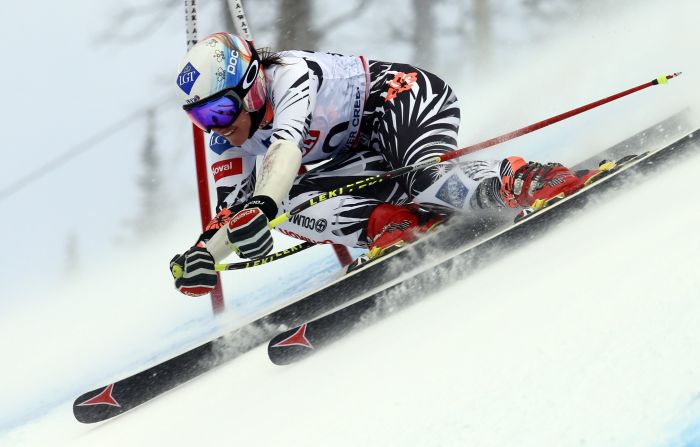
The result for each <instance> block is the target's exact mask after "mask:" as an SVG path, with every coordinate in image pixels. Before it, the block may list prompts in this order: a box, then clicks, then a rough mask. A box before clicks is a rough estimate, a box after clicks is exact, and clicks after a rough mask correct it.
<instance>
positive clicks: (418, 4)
mask: <svg viewBox="0 0 700 447" xmlns="http://www.w3.org/2000/svg"><path fill="white" fill-rule="evenodd" d="M435 5H436V3H435V2H434V1H431V0H413V32H412V33H411V35H410V39H408V41H409V42H411V44H412V46H413V59H412V60H411V63H413V64H416V65H419V66H425V67H430V66H431V65H433V63H434V62H435V47H436V45H435V41H436V37H437V28H438V26H437V18H436V16H435Z"/></svg>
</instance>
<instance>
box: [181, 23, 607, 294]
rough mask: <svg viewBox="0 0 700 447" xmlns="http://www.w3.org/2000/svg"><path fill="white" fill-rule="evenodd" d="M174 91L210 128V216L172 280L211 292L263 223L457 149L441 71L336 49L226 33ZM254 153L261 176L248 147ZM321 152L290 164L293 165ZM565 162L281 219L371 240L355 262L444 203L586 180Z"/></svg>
mask: <svg viewBox="0 0 700 447" xmlns="http://www.w3.org/2000/svg"><path fill="white" fill-rule="evenodd" d="M177 86H178V92H179V94H180V96H181V97H182V99H183V102H184V105H183V109H184V110H185V112H186V113H187V115H188V117H189V118H190V119H191V120H192V122H193V123H194V124H195V125H197V126H198V127H200V128H201V129H202V130H204V131H205V132H208V133H210V138H209V148H210V153H209V155H210V156H211V158H212V160H213V162H212V164H211V169H212V173H213V177H214V181H215V184H216V190H217V199H218V200H217V205H216V210H217V212H218V214H217V216H216V217H215V218H214V219H213V220H212V222H211V223H210V224H209V225H208V226H207V228H206V230H205V231H204V233H202V235H201V236H200V237H199V239H198V240H197V243H196V244H195V245H194V246H193V247H191V248H190V249H189V250H187V251H186V252H185V253H184V254H181V255H180V254H178V255H176V256H175V257H174V258H173V259H172V261H171V263H170V267H171V271H172V272H173V276H174V277H175V286H176V288H177V289H178V290H179V291H181V292H182V293H185V294H187V295H192V296H199V295H203V294H206V293H209V292H210V291H211V289H213V288H214V286H215V284H216V279H217V276H216V273H215V271H214V264H215V263H218V262H221V261H222V260H223V259H224V258H226V257H227V256H228V255H230V254H231V253H232V252H233V249H232V245H233V246H235V247H237V252H238V254H239V256H241V257H243V258H257V257H261V256H264V255H266V254H268V253H269V252H270V251H271V250H272V246H273V240H272V234H271V232H270V229H269V228H268V223H269V221H270V220H272V219H273V218H275V217H276V216H277V215H279V214H280V213H283V212H286V211H289V210H291V209H292V208H294V207H295V206H296V205H298V204H300V203H302V202H304V201H307V200H309V199H310V198H312V197H314V196H316V195H318V194H321V193H323V192H325V191H329V190H333V189H335V188H338V187H341V186H345V185H347V184H349V183H352V182H353V181H355V180H360V179H364V178H366V177H368V176H371V175H377V174H381V173H383V172H386V171H389V170H392V169H396V168H400V167H403V166H408V165H412V164H415V163H418V162H420V161H423V160H426V159H429V158H431V157H435V156H437V155H441V154H444V153H447V152H451V151H455V150H456V149H457V131H458V127H459V119H460V113H459V107H458V103H457V98H456V97H455V95H454V93H453V91H452V89H451V88H450V86H449V85H447V84H446V83H445V81H443V80H442V79H440V78H439V77H437V76H435V75H434V74H432V73H429V72H427V71H425V70H422V69H420V68H417V67H414V66H411V65H406V64H400V63H391V62H380V61H372V60H369V61H368V60H365V58H363V57H361V56H360V57H356V56H344V55H339V54H329V53H319V52H309V51H284V52H280V53H270V52H268V51H260V52H258V51H257V50H256V49H255V48H254V47H253V46H252V44H251V43H250V42H248V41H245V40H244V39H242V38H241V37H239V36H237V35H233V34H228V33H216V34H212V35H211V36H208V37H207V38H205V39H204V40H202V41H201V42H199V43H198V44H197V45H195V46H194V47H192V49H190V51H188V53H187V54H186V56H185V59H184V61H183V62H182V63H181V65H180V67H179V72H178V76H177ZM257 156H263V158H262V163H261V168H260V171H261V172H259V173H257V175H256V158H257ZM319 162H325V163H323V164H321V165H319V166H318V167H316V168H314V169H311V170H310V171H308V172H306V173H304V174H302V175H299V171H300V167H301V166H302V164H312V163H319ZM596 172H598V171H597V170H593V171H587V172H584V173H574V172H572V171H570V170H569V169H568V168H566V167H564V166H562V165H559V164H555V163H550V164H545V165H543V164H539V163H535V162H526V161H525V160H524V159H522V158H520V157H508V158H506V159H504V160H492V161H469V162H462V163H459V164H457V163H451V164H441V165H435V166H433V167H430V168H427V169H422V170H418V171H415V172H411V173H409V174H407V175H403V176H401V177H398V178H397V179H395V180H392V181H386V182H382V183H379V184H378V185H377V186H373V187H371V188H365V189H360V190H357V191H356V192H353V193H352V194H351V195H342V196H336V197H332V198H328V199H327V200H325V201H323V202H320V203H319V204H318V205H315V206H312V207H310V208H308V209H306V210H304V211H303V212H302V213H300V214H297V215H295V216H293V217H291V218H290V220H288V221H286V222H284V223H282V224H281V225H279V226H278V227H277V229H278V230H279V231H281V232H282V233H285V234H288V235H290V236H293V237H296V238H299V239H303V240H307V241H311V242H316V243H335V244H343V245H346V246H357V247H366V248H368V249H369V251H368V253H367V254H366V255H363V256H361V257H360V258H358V259H357V260H355V262H354V263H353V264H352V265H351V266H350V268H356V267H357V266H359V265H361V264H363V263H365V262H369V261H371V260H373V259H376V258H377V257H379V256H381V255H383V254H385V253H387V252H389V251H391V250H392V249H395V248H396V247H400V246H402V245H404V244H405V243H408V242H412V241H414V240H415V239H416V238H417V237H419V236H420V235H421V234H423V233H425V232H427V231H429V230H431V229H432V228H433V227H434V226H436V225H437V224H439V223H440V222H442V221H443V220H444V219H445V216H446V214H447V213H450V212H455V211H457V212H468V211H472V210H480V209H484V208H493V207H504V206H506V207H511V208H515V207H527V206H530V205H532V204H533V202H534V201H535V200H537V199H549V198H551V197H553V196H555V195H557V194H560V193H564V194H566V195H568V194H570V193H572V192H574V191H576V190H578V189H580V188H581V187H583V185H584V183H585V182H586V180H587V179H589V178H590V177H592V176H593V175H595V173H596Z"/></svg>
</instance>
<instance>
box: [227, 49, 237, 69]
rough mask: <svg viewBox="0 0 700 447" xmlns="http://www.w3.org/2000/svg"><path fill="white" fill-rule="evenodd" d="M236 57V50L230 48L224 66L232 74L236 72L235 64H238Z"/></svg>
mask: <svg viewBox="0 0 700 447" xmlns="http://www.w3.org/2000/svg"><path fill="white" fill-rule="evenodd" d="M238 57H239V56H238V51H236V50H231V56H230V57H229V59H228V67H226V71H228V72H229V73H231V74H232V75H235V74H236V65H238Z"/></svg>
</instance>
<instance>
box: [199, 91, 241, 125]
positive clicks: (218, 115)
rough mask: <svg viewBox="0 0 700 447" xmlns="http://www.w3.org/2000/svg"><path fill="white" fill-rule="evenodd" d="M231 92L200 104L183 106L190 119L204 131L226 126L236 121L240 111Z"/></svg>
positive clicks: (237, 102)
mask: <svg viewBox="0 0 700 447" xmlns="http://www.w3.org/2000/svg"><path fill="white" fill-rule="evenodd" d="M236 99H237V98H234V97H233V96H232V95H231V94H227V95H224V96H220V97H218V98H214V99H211V100H209V101H206V102H204V103H202V104H196V103H195V104H192V105H188V106H185V112H186V113H187V116H189V117H190V120H192V122H193V123H194V124H195V125H196V126H197V127H199V128H200V129H202V130H203V131H205V132H210V131H211V130H212V129H213V128H215V127H228V126H230V125H231V124H233V122H234V121H236V118H238V115H239V114H240V112H241V107H240V102H239V101H236Z"/></svg>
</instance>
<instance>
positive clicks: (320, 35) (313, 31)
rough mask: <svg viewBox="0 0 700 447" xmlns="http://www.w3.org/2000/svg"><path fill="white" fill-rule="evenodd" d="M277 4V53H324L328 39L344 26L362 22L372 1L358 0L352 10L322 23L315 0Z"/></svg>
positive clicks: (288, 1)
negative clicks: (321, 50)
mask: <svg viewBox="0 0 700 447" xmlns="http://www.w3.org/2000/svg"><path fill="white" fill-rule="evenodd" d="M277 1H278V4H277V19H276V20H275V22H274V24H273V25H272V26H273V28H274V29H275V31H276V35H277V39H276V43H275V50H292V49H296V50H312V51H315V50H320V44H321V41H322V40H323V39H324V38H325V37H327V36H328V35H330V34H332V33H333V31H334V30H335V28H336V27H338V26H340V25H342V24H343V23H346V22H350V21H353V20H357V19H359V18H360V16H361V15H362V13H363V12H364V11H365V10H366V9H367V8H366V6H367V5H368V4H369V0H355V1H354V3H353V4H352V6H351V7H350V9H348V10H346V11H344V12H341V13H338V14H337V15H336V16H334V17H331V18H330V19H327V20H325V21H324V22H322V23H319V22H318V20H317V15H316V12H315V8H314V5H315V4H316V2H314V0H277ZM324 1H326V2H327V0H324ZM323 5H324V6H325V3H323Z"/></svg>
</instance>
